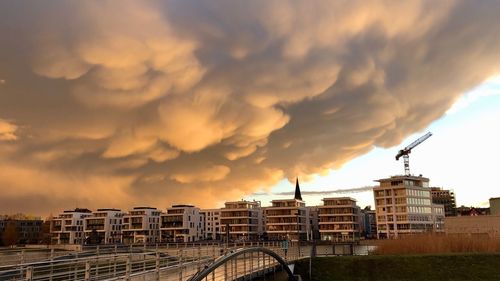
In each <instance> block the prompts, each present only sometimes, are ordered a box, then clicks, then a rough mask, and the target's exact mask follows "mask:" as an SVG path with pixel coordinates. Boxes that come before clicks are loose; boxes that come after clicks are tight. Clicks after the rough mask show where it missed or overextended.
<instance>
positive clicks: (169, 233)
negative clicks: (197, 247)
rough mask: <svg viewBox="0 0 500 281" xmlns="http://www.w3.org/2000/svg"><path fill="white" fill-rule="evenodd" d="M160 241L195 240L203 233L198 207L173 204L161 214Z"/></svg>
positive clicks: (201, 236)
mask: <svg viewBox="0 0 500 281" xmlns="http://www.w3.org/2000/svg"><path fill="white" fill-rule="evenodd" d="M160 218H161V219H160V220H161V226H160V230H161V241H162V242H195V241H198V240H201V239H202V238H203V236H204V235H203V234H204V226H203V218H202V216H201V214H200V209H199V208H197V207H195V206H192V205H173V206H172V207H171V208H168V209H167V211H166V213H164V214H161V216H160Z"/></svg>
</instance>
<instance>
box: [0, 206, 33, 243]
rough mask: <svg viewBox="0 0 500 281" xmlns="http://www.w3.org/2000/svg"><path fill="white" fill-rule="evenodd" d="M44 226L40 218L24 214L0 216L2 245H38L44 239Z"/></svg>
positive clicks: (0, 239)
mask: <svg viewBox="0 0 500 281" xmlns="http://www.w3.org/2000/svg"><path fill="white" fill-rule="evenodd" d="M42 224H43V221H42V220H41V219H40V218H38V217H29V216H26V215H23V214H17V215H13V216H0V243H1V244H0V245H5V246H7V244H11V245H19V244H36V243H38V242H39V241H40V240H41V238H42V237H41V235H42V233H41V232H42ZM8 236H10V237H8ZM6 240H11V241H6Z"/></svg>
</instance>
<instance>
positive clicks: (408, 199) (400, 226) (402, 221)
mask: <svg viewBox="0 0 500 281" xmlns="http://www.w3.org/2000/svg"><path fill="white" fill-rule="evenodd" d="M377 181H378V182H379V183H380V186H378V187H375V188H374V189H373V193H374V199H375V207H376V208H375V211H376V214H377V231H378V233H377V237H378V238H395V237H398V236H399V235H404V234H410V233H423V232H432V231H435V230H436V228H435V222H436V221H437V219H436V218H434V213H433V204H432V197H431V189H430V188H429V179H428V178H425V177H421V176H419V177H416V176H393V177H390V178H385V179H380V180H377Z"/></svg>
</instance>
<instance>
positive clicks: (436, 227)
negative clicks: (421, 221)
mask: <svg viewBox="0 0 500 281" xmlns="http://www.w3.org/2000/svg"><path fill="white" fill-rule="evenodd" d="M431 211H432V223H433V231H434V232H444V218H445V217H446V211H445V207H444V205H441V204H432V205H431Z"/></svg>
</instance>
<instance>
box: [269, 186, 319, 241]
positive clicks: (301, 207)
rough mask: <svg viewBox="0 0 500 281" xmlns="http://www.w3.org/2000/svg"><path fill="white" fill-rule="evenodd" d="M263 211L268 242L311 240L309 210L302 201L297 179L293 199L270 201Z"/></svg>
mask: <svg viewBox="0 0 500 281" xmlns="http://www.w3.org/2000/svg"><path fill="white" fill-rule="evenodd" d="M271 204H272V206H271V207H266V208H265V209H264V221H265V223H264V224H265V229H266V236H267V238H268V239H270V240H284V239H287V240H294V241H303V240H310V239H311V237H310V236H311V225H310V221H311V218H310V213H309V211H310V209H309V208H308V207H306V203H305V202H304V201H303V200H302V194H301V192H300V186H299V179H297V180H296V182H295V196H294V198H293V199H282V200H273V201H271Z"/></svg>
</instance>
